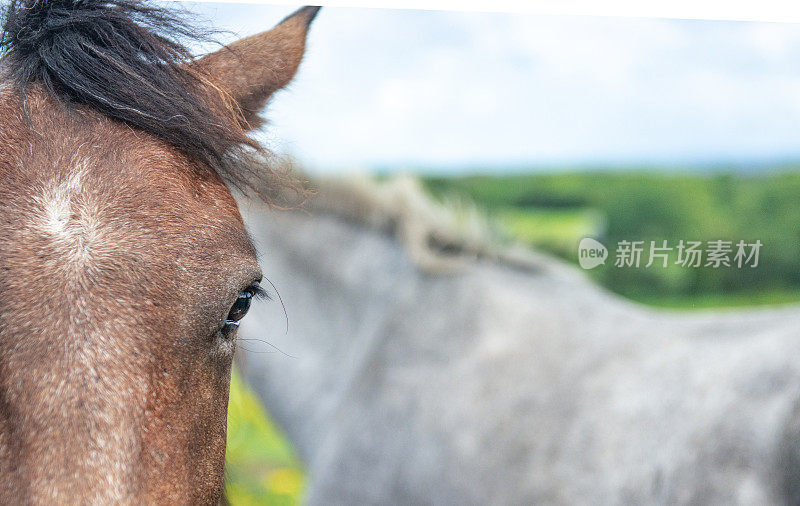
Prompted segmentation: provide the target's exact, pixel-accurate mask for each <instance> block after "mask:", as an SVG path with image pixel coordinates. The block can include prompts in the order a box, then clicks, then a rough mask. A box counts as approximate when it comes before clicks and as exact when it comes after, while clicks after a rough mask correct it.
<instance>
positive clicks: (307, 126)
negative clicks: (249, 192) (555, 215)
mask: <svg viewBox="0 0 800 506" xmlns="http://www.w3.org/2000/svg"><path fill="white" fill-rule="evenodd" d="M185 6H186V7H187V8H189V9H190V10H192V11H195V12H198V13H200V14H201V16H203V17H204V18H205V19H206V20H208V22H209V23H210V24H211V25H212V26H214V27H216V28H219V29H222V30H228V31H230V32H231V33H227V34H223V35H221V36H220V37H219V38H220V39H221V40H222V41H224V42H227V41H232V40H234V39H235V38H237V37H238V36H244V35H250V34H254V33H258V32H260V31H262V30H266V29H269V28H270V27H271V26H273V25H274V24H275V23H277V22H278V21H279V20H280V19H282V18H283V17H284V16H286V15H287V14H289V13H290V12H291V11H292V10H293V9H292V8H291V7H287V6H270V5H256V4H228V3H226V4H214V3H210V4H207V3H202V4H195V3H187V4H185ZM265 115H266V117H267V118H268V120H269V122H270V124H269V126H268V127H267V128H266V131H265V132H264V133H262V134H260V135H261V136H263V137H264V138H265V139H266V140H267V144H268V146H270V147H271V148H272V149H273V150H275V151H278V152H282V153H287V154H290V155H292V156H293V157H295V158H296V159H298V160H299V161H300V163H301V164H303V165H304V166H305V167H306V168H307V169H308V170H312V171H320V172H335V171H347V170H358V171H365V170H375V169H380V170H418V171H433V172H464V171H479V172H485V171H506V170H518V169H528V168H536V167H539V168H542V167H574V166H599V165H617V164H622V165H659V166H684V165H691V166H709V165H717V164H727V165H732V166H750V165H769V164H778V163H793V162H795V161H800V25H798V24H788V23H785V24H784V23H756V22H732V21H692V20H669V19H636V18H610V17H581V16H544V15H532V14H506V13H503V14H501V13H474V12H470V13H467V12H441V11H419V10H417V11H414V10H387V9H364V8H341V7H326V8H323V9H322V11H320V14H319V16H318V17H317V19H316V20H315V22H314V24H313V26H312V28H311V33H310V35H309V43H308V48H307V54H306V58H305V60H304V62H303V64H302V66H301V68H300V71H299V72H298V75H297V76H296V78H295V81H294V82H293V83H292V84H291V85H290V87H289V88H288V89H286V90H283V91H281V92H279V93H278V94H276V96H275V97H274V98H273V100H272V101H271V103H270V105H269V107H268V109H267V111H266V114H265Z"/></svg>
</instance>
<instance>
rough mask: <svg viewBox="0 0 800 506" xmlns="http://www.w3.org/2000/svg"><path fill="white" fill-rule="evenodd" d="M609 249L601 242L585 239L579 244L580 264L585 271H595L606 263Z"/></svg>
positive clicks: (589, 238)
mask: <svg viewBox="0 0 800 506" xmlns="http://www.w3.org/2000/svg"><path fill="white" fill-rule="evenodd" d="M606 258H608V249H607V248H606V247H605V246H603V244H602V243H601V242H600V241H597V240H595V239H592V238H591V237H584V238H583V239H581V242H580V244H578V263H579V264H580V266H581V267H582V268H583V269H587V270H588V269H594V268H595V267H597V266H598V265H600V264H605V263H606Z"/></svg>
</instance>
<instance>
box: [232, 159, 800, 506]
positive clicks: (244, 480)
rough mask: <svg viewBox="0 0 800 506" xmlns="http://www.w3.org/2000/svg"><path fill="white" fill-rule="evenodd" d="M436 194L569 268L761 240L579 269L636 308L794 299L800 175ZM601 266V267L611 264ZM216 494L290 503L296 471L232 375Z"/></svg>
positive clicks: (504, 184)
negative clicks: (602, 249) (744, 246)
mask: <svg viewBox="0 0 800 506" xmlns="http://www.w3.org/2000/svg"><path fill="white" fill-rule="evenodd" d="M424 182H425V184H426V185H427V187H428V188H429V189H430V191H431V192H432V193H433V194H434V195H438V196H440V197H445V196H450V195H456V196H458V197H460V198H464V197H466V198H468V199H470V200H471V201H473V202H474V203H475V204H476V205H477V206H478V207H479V208H481V209H483V210H484V211H485V212H486V213H488V215H489V216H490V219H491V220H492V221H493V222H494V223H495V224H496V225H497V226H498V228H500V229H501V230H502V231H503V232H504V233H505V235H506V236H507V237H508V239H510V240H515V241H520V242H524V243H527V244H529V245H531V246H533V247H536V248H539V249H541V250H544V251H548V252H551V253H553V254H555V255H558V256H560V257H562V258H565V259H567V260H569V261H572V262H577V244H578V242H579V241H580V239H581V238H583V237H586V236H592V237H597V238H600V239H601V240H602V241H603V242H604V243H605V244H609V245H610V244H615V243H616V242H617V241H619V240H622V239H628V240H647V241H650V240H657V241H658V240H664V239H666V240H669V241H677V240H680V239H686V240H703V241H708V240H716V239H723V238H727V239H730V240H738V239H746V240H755V239H759V240H761V241H762V242H763V243H764V247H763V249H762V251H761V257H760V265H759V267H758V268H757V269H749V270H742V269H735V268H733V269H730V268H729V269H722V270H719V269H711V268H699V269H686V268H681V267H676V266H674V265H671V266H670V267H668V268H664V269H660V268H659V269H649V270H648V269H643V268H640V269H633V268H630V269H619V268H617V269H615V268H613V267H612V266H610V265H608V263H607V264H606V265H605V266H601V267H598V268H597V269H596V270H592V271H588V272H589V273H590V275H591V276H592V277H593V278H594V279H595V280H596V281H597V282H598V283H599V284H601V285H603V286H606V287H607V288H609V289H611V290H613V291H615V292H617V293H619V294H621V295H623V296H626V297H628V298H630V299H632V300H636V301H639V302H641V303H644V304H648V305H652V306H658V307H663V308H670V309H679V310H691V309H708V308H721V307H724V308H728V309H729V310H734V309H735V308H738V307H742V306H757V305H773V304H785V303H791V302H798V301H800V174H797V173H794V172H785V173H779V174H770V175H766V176H761V177H745V176H736V175H733V174H716V175H685V174H683V175H674V174H672V175H670V174H653V173H650V172H587V173H573V174H559V175H552V174H551V175H523V176H502V177H494V176H471V177H458V178H427V179H425V180H424ZM609 263H610V262H609ZM228 420H229V422H228V427H229V429H228V454H227V460H228V467H227V485H226V494H227V496H228V499H229V501H230V503H231V504H232V505H234V506H238V505H255V504H271V505H292V504H297V503H298V502H299V500H300V497H301V494H302V490H303V483H304V475H303V470H302V467H301V465H300V463H299V462H298V460H297V458H296V457H295V455H294V453H293V451H292V449H291V446H290V445H289V443H287V442H286V439H285V438H284V437H283V435H282V434H281V432H280V431H279V429H278V428H277V427H276V426H275V425H274V424H273V423H272V422H271V421H270V420H269V418H268V416H267V414H266V412H265V410H264V409H263V407H262V406H261V404H260V402H259V401H258V400H257V399H256V397H255V396H254V395H253V394H252V393H251V392H250V390H249V389H248V388H247V386H246V385H244V384H243V383H242V381H241V379H240V378H239V376H238V375H237V374H234V377H233V383H232V388H231V402H230V409H229V418H228Z"/></svg>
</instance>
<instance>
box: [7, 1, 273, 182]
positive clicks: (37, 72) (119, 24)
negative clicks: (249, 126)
mask: <svg viewBox="0 0 800 506" xmlns="http://www.w3.org/2000/svg"><path fill="white" fill-rule="evenodd" d="M3 18H4V19H3V28H2V35H0V52H1V54H2V58H3V61H4V62H5V63H6V64H7V65H6V66H7V68H8V71H9V72H10V76H9V77H10V78H11V79H12V81H13V83H14V85H15V86H16V87H17V89H18V90H19V91H20V92H21V93H23V94H24V93H25V91H26V90H27V89H28V87H29V86H30V85H31V84H32V83H41V85H43V86H44V87H45V88H46V89H47V90H48V91H49V93H51V94H52V95H53V96H55V97H56V98H58V99H59V100H60V101H61V102H64V103H67V104H85V105H88V106H90V107H92V108H94V109H96V110H98V111H100V112H101V113H103V114H104V115H106V116H108V117H110V118H114V119H116V120H119V121H123V122H125V123H127V124H129V125H132V126H133V127H136V128H140V129H142V130H144V131H146V132H149V133H151V134H153V135H155V136H157V137H159V138H161V139H164V140H166V141H168V142H169V143H171V144H172V145H174V146H176V147H177V148H179V149H181V150H182V151H184V152H185V153H186V154H188V155H190V156H192V157H194V158H195V159H197V160H199V161H201V162H204V163H206V164H208V165H209V166H211V168H213V169H214V170H216V171H217V172H218V173H219V174H220V175H221V176H222V177H223V178H224V179H226V180H227V181H228V182H229V183H231V184H233V185H234V186H236V187H238V188H239V189H242V190H245V191H247V190H256V191H257V188H256V187H257V186H258V183H256V182H255V180H254V179H253V177H251V176H252V175H253V174H254V171H253V164H252V163H247V162H246V160H251V161H252V158H253V156H252V155H253V153H255V152H261V153H262V154H263V151H262V150H261V148H259V146H258V145H257V144H256V143H255V141H253V140H252V139H250V138H249V137H248V136H247V135H246V134H245V133H244V131H243V129H242V126H241V122H240V121H241V120H240V119H239V117H238V115H237V114H236V112H235V111H234V109H232V108H231V107H230V105H229V104H226V103H225V102H226V101H225V100H224V98H223V97H222V96H221V94H219V93H215V92H213V91H209V90H213V88H210V87H208V86H203V81H204V77H203V76H202V75H200V74H198V73H197V72H196V71H195V70H192V69H191V67H190V66H187V65H186V64H187V62H189V61H190V60H191V54H190V53H189V51H188V49H187V48H186V46H185V45H184V44H185V43H186V42H188V41H196V40H200V41H206V40H208V38H207V33H206V32H202V31H199V30H197V29H196V28H195V27H193V26H192V25H190V24H188V23H187V22H186V20H185V17H184V15H183V13H181V12H179V11H176V10H171V9H165V8H161V7H155V6H152V5H148V4H147V3H145V2H144V1H139V0H10V2H9V3H8V4H7V5H6V7H5V9H4V12H3ZM257 193H261V192H259V191H257Z"/></svg>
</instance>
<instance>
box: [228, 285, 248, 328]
mask: <svg viewBox="0 0 800 506" xmlns="http://www.w3.org/2000/svg"><path fill="white" fill-rule="evenodd" d="M254 295H255V293H254V292H253V290H252V289H251V288H248V289H246V290H243V291H242V292H241V293H239V297H238V298H237V299H236V302H234V303H233V307H231V310H230V312H229V313H228V317H227V318H226V319H225V325H231V326H238V325H239V322H240V321H241V320H242V318H244V316H245V315H246V314H247V312H248V311H249V310H250V304H251V303H252V302H253V296H254Z"/></svg>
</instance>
